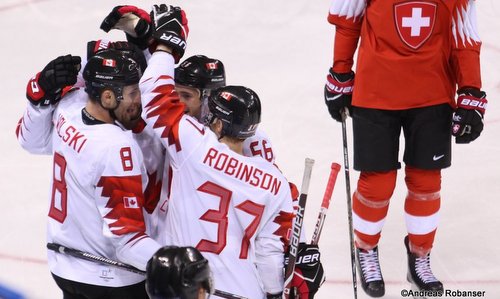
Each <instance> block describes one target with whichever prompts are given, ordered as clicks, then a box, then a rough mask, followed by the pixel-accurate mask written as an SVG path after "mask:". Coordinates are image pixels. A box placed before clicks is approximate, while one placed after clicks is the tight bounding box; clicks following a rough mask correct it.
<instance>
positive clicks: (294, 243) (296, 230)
mask: <svg viewBox="0 0 500 299" xmlns="http://www.w3.org/2000/svg"><path fill="white" fill-rule="evenodd" d="M313 165H314V160H313V159H309V158H306V161H305V168H304V176H303V178H302V186H301V190H300V196H299V206H298V210H297V214H296V215H295V220H294V223H293V230H292V237H291V238H290V246H289V247H290V248H289V255H288V265H287V267H286V270H285V287H284V290H283V296H284V298H285V299H288V298H290V290H291V287H292V279H293V272H294V271H295V263H296V261H297V254H298V251H299V242H300V233H301V231H302V223H303V221H304V212H305V209H306V201H307V193H308V190H309V183H310V182H311V174H312V167H313Z"/></svg>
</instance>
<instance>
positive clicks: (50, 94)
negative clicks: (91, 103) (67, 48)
mask: <svg viewBox="0 0 500 299" xmlns="http://www.w3.org/2000/svg"><path fill="white" fill-rule="evenodd" d="M81 61H82V60H81V58H80V57H79V56H72V55H69V54H68V55H66V56H59V57H57V58H56V59H54V60H52V61H51V62H49V63H48V64H47V65H46V66H45V68H44V69H43V70H42V71H41V72H39V73H38V74H36V76H35V77H33V78H31V79H30V80H29V82H28V86H27V87H26V97H27V98H28V100H29V101H30V103H31V104H33V105H35V106H48V105H54V104H56V103H57V102H58V101H59V100H60V99H61V96H62V91H63V88H64V87H66V86H72V85H74V84H75V83H76V80H77V76H78V72H79V71H80V67H81V64H80V63H81Z"/></svg>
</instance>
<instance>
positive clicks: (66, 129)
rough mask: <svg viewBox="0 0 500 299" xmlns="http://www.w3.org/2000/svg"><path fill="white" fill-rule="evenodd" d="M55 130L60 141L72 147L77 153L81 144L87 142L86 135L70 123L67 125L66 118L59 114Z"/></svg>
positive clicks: (80, 148) (81, 146)
mask: <svg viewBox="0 0 500 299" xmlns="http://www.w3.org/2000/svg"><path fill="white" fill-rule="evenodd" d="M56 131H57V135H58V136H59V137H60V138H61V139H62V141H64V143H66V144H67V145H68V146H69V147H71V148H73V149H74V150H75V151H76V152H77V153H80V151H81V150H82V148H83V145H84V144H85V142H87V137H85V135H83V134H82V133H80V132H79V131H78V130H77V129H76V128H75V127H73V126H72V125H68V124H67V122H66V119H65V118H64V116H62V115H61V114H59V117H58V118H57V123H56Z"/></svg>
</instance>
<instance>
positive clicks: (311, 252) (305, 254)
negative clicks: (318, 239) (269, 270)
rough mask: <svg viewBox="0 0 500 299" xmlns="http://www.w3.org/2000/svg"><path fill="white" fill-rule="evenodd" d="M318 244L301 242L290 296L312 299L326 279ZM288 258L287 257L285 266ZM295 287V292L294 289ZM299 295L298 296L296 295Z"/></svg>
mask: <svg viewBox="0 0 500 299" xmlns="http://www.w3.org/2000/svg"><path fill="white" fill-rule="evenodd" d="M320 257H321V254H320V252H319V248H318V245H312V244H311V245H310V244H305V243H300V244H299V251H298V253H297V260H296V263H295V271H294V273H293V278H292V292H291V296H290V298H300V299H312V298H314V294H316V292H317V291H318V289H319V288H320V286H321V285H322V284H323V282H324V281H325V273H324V271H323V265H322V264H321V259H320ZM287 264H288V258H287V257H285V268H286V265H287ZM293 289H295V292H294V291H293ZM295 294H296V295H298V297H294V296H295Z"/></svg>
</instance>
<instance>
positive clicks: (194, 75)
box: [174, 55, 226, 90]
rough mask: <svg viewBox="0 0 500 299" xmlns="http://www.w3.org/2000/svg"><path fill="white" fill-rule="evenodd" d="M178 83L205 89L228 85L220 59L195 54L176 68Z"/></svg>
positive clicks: (175, 77)
mask: <svg viewBox="0 0 500 299" xmlns="http://www.w3.org/2000/svg"><path fill="white" fill-rule="evenodd" d="M174 80H175V83H176V84H180V85H184V86H189V87H194V88H198V89H200V90H203V89H210V90H212V89H216V88H219V87H222V86H225V85H226V72H225V71H224V64H222V62H221V61H220V60H217V59H213V58H209V57H207V56H204V55H195V56H191V57H189V58H187V59H186V60H184V61H183V62H182V63H181V64H180V65H179V66H178V67H176V68H175V76H174Z"/></svg>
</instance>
